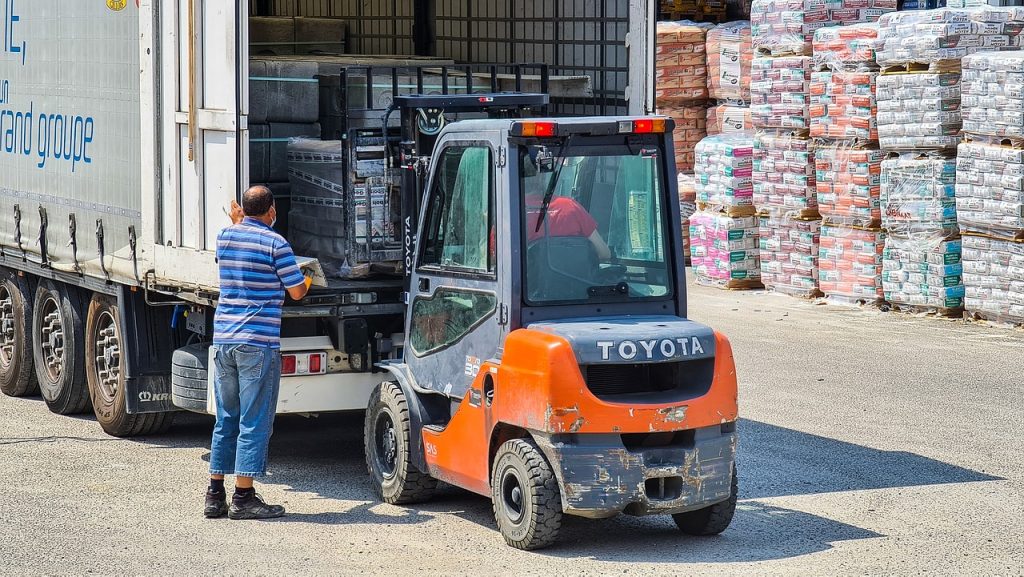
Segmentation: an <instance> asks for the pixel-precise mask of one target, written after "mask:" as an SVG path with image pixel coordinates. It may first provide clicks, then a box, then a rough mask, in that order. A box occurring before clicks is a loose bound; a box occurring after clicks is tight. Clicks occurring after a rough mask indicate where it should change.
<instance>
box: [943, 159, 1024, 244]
mask: <svg viewBox="0 0 1024 577" xmlns="http://www.w3.org/2000/svg"><path fill="white" fill-rule="evenodd" d="M1020 144H1021V143H1018V144H1017V145H1014V144H1013V143H1009V144H1004V143H1002V142H984V141H969V142H964V143H963V144H961V145H960V147H959V148H958V151H957V172H956V211H957V220H958V222H959V224H960V229H961V231H962V232H964V233H974V234H983V235H988V236H992V237H997V238H1005V239H1009V240H1019V239H1024V148H1022V147H1021V146H1020Z"/></svg>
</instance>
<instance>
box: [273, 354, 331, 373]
mask: <svg viewBox="0 0 1024 577" xmlns="http://www.w3.org/2000/svg"><path fill="white" fill-rule="evenodd" d="M326 372H327V353H288V354H284V355H281V376H298V375H322V374H325V373H326Z"/></svg>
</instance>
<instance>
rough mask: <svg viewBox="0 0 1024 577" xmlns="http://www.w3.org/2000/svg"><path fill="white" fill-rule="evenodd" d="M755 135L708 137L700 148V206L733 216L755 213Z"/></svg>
mask: <svg viewBox="0 0 1024 577" xmlns="http://www.w3.org/2000/svg"><path fill="white" fill-rule="evenodd" d="M753 153H754V143H753V136H752V134H751V133H749V132H739V133H734V134H720V135H717V136H708V137H707V138H705V139H704V140H701V141H700V143H699V144H698V145H697V148H696V154H697V164H696V166H695V169H694V178H695V187H696V192H697V206H698V207H699V208H700V209H701V210H708V211H715V212H722V213H724V214H728V215H731V216H750V215H753V214H754V213H755V209H754V193H753V183H752V180H751V177H752V172H753Z"/></svg>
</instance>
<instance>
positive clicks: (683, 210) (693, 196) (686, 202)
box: [678, 172, 697, 264]
mask: <svg viewBox="0 0 1024 577" xmlns="http://www.w3.org/2000/svg"><path fill="white" fill-rule="evenodd" d="M678 182H679V216H680V222H681V223H682V233H683V258H684V259H685V261H686V264H690V216H692V215H693V213H695V212H697V188H696V183H695V182H694V178H693V174H690V173H685V172H680V173H679V176H678Z"/></svg>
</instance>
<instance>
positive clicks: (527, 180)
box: [522, 155, 612, 261]
mask: <svg viewBox="0 0 1024 577" xmlns="http://www.w3.org/2000/svg"><path fill="white" fill-rule="evenodd" d="M522 166H523V184H524V186H525V187H526V226H527V229H526V230H527V234H528V235H529V237H528V240H529V242H531V243H532V242H534V241H536V240H538V239H540V238H542V237H544V236H550V237H581V238H585V239H587V240H589V241H590V244H591V245H592V246H593V247H594V252H595V253H596V254H597V258H598V260H600V261H607V260H609V259H611V257H612V252H611V250H610V249H609V248H608V243H606V242H605V240H604V238H602V237H601V233H600V232H598V231H597V222H596V221H595V220H594V218H593V217H592V216H590V213H589V212H587V209H585V208H583V206H582V205H581V204H580V203H578V202H576V201H575V200H573V199H571V198H569V197H567V196H554V197H553V198H551V201H550V203H549V204H548V210H547V215H546V216H545V217H544V223H543V224H541V226H540V227H538V226H537V222H538V220H539V219H540V215H541V210H542V208H543V207H544V193H545V192H546V189H547V187H548V186H549V180H550V179H551V178H554V176H553V175H552V174H545V173H541V172H540V171H539V170H538V169H537V165H536V164H535V161H534V159H533V157H532V155H531V156H527V157H526V158H524V162H523V164H522Z"/></svg>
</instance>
